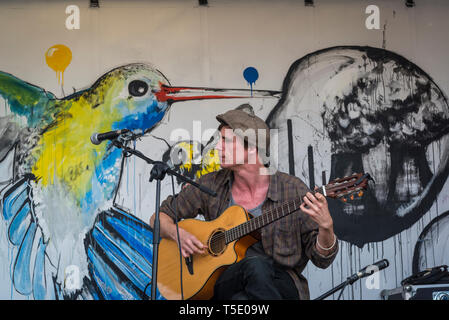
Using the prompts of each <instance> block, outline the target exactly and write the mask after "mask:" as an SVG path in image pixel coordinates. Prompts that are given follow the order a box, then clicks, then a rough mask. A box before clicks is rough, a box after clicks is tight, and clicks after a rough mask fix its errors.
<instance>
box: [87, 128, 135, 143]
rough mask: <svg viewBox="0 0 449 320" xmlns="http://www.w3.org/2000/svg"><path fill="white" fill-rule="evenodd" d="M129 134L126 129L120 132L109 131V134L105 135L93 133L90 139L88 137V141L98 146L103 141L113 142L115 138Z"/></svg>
mask: <svg viewBox="0 0 449 320" xmlns="http://www.w3.org/2000/svg"><path fill="white" fill-rule="evenodd" d="M126 132H129V130H128V129H122V130H114V131H109V132H105V133H94V134H93V135H92V136H91V137H90V141H91V142H92V143H93V144H100V143H102V142H103V141H104V140H113V139H115V138H117V137H118V136H119V135H121V134H123V133H126Z"/></svg>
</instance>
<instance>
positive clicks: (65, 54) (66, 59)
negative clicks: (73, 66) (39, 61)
mask: <svg viewBox="0 0 449 320" xmlns="http://www.w3.org/2000/svg"><path fill="white" fill-rule="evenodd" d="M45 61H46V62H47V65H48V66H49V67H50V68H52V69H53V70H54V71H56V78H57V79H58V84H59V83H60V80H62V85H64V71H65V69H66V68H67V66H68V65H69V64H70V62H71V61H72V51H71V50H70V49H69V48H68V47H67V46H65V45H63V44H56V45H54V46H52V47H50V48H49V49H48V50H47V52H46V53H45Z"/></svg>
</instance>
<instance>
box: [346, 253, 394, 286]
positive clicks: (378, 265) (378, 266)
mask: <svg viewBox="0 0 449 320" xmlns="http://www.w3.org/2000/svg"><path fill="white" fill-rule="evenodd" d="M389 265H390V263H389V262H388V260H387V259H383V260H380V261H377V262H375V263H373V264H370V265H368V266H366V267H365V268H363V269H360V270H359V271H358V272H357V273H354V274H353V275H352V276H350V277H349V278H348V282H349V283H350V284H352V283H354V282H355V281H357V280H359V279H362V278H365V277H368V276H370V275H372V274H373V273H375V272H378V271H380V270H383V269H385V268H387V267H388V266H389Z"/></svg>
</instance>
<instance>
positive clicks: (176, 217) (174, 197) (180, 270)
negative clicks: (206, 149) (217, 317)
mask: <svg viewBox="0 0 449 320" xmlns="http://www.w3.org/2000/svg"><path fill="white" fill-rule="evenodd" d="M171 186H172V193H173V207H174V211H175V225H176V236H177V238H178V249H179V276H180V277H179V278H180V280H181V300H184V289H183V287H182V250H181V240H180V238H179V226H178V213H177V212H176V197H177V196H176V194H175V181H174V179H173V176H171Z"/></svg>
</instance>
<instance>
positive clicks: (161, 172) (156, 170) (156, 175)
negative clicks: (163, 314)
mask: <svg viewBox="0 0 449 320" xmlns="http://www.w3.org/2000/svg"><path fill="white" fill-rule="evenodd" d="M112 143H113V145H114V146H116V147H117V148H120V149H122V150H123V151H124V152H127V153H130V154H133V155H135V156H136V157H138V158H140V159H142V160H144V161H145V162H146V163H148V164H152V165H153V168H152V169H151V172H150V182H151V181H153V179H155V180H156V212H155V217H154V228H153V263H152V276H151V300H156V288H157V265H158V252H159V238H160V222H159V211H160V201H161V181H162V180H163V179H164V177H165V174H166V173H167V174H170V175H173V176H176V177H178V178H179V179H180V180H181V181H184V182H187V183H189V184H191V185H192V186H194V187H197V188H198V189H200V190H201V191H203V192H205V193H207V194H209V195H211V196H213V197H216V196H217V193H216V192H215V191H213V190H210V189H209V188H206V187H204V186H202V185H200V184H199V183H196V182H195V181H193V180H191V179H189V178H187V177H185V176H183V175H181V174H179V173H178V172H176V171H174V170H172V169H170V167H169V166H168V165H167V164H166V163H165V162H162V161H154V160H152V159H150V158H148V157H147V156H145V155H144V154H143V153H142V152H140V151H138V150H134V149H131V148H129V147H127V146H126V145H124V144H122V143H121V141H120V139H115V140H113V141H112Z"/></svg>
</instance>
